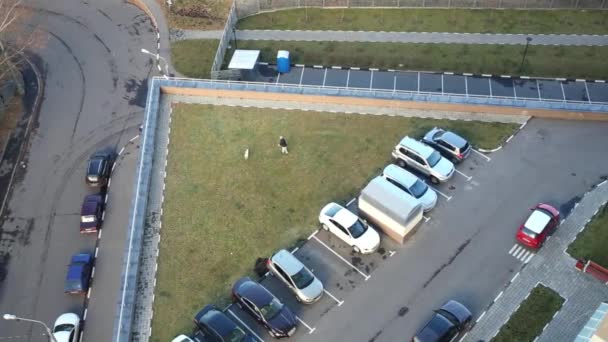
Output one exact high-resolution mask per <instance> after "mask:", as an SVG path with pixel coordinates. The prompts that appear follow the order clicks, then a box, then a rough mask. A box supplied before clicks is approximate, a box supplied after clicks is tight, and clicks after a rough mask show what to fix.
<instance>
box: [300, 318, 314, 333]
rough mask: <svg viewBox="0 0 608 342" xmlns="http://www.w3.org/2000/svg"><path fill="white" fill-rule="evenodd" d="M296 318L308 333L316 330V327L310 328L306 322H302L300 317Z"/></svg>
mask: <svg viewBox="0 0 608 342" xmlns="http://www.w3.org/2000/svg"><path fill="white" fill-rule="evenodd" d="M296 319H297V320H298V322H300V323H302V325H303V326H305V327H306V328H307V329H308V334H309V335H310V334H312V333H313V332H314V331H315V330H317V328H311V327H310V325H308V324H306V322H304V321H303V320H302V319H301V318H300V317H298V316H296Z"/></svg>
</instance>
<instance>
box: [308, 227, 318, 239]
mask: <svg viewBox="0 0 608 342" xmlns="http://www.w3.org/2000/svg"><path fill="white" fill-rule="evenodd" d="M318 232H319V230H318V229H317V230H315V231H314V232H313V233H312V234H310V235H309V236H308V238H307V239H306V240H310V239H312V238H313V237H314V236H315V235H317V233H318Z"/></svg>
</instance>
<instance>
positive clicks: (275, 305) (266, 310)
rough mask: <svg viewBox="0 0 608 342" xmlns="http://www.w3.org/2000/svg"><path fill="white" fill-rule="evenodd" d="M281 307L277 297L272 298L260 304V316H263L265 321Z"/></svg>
mask: <svg viewBox="0 0 608 342" xmlns="http://www.w3.org/2000/svg"><path fill="white" fill-rule="evenodd" d="M282 308H283V304H281V302H279V300H278V299H276V298H273V299H272V300H271V301H270V303H268V304H266V305H264V306H262V307H261V308H260V311H261V312H262V316H264V319H265V320H266V321H269V320H271V319H272V318H273V317H274V316H276V315H277V314H278V313H279V312H280V311H281V309H282Z"/></svg>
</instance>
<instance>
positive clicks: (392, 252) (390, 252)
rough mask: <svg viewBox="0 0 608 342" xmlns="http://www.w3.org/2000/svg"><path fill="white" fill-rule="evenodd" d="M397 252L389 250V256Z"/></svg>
mask: <svg viewBox="0 0 608 342" xmlns="http://www.w3.org/2000/svg"><path fill="white" fill-rule="evenodd" d="M395 253H397V252H395V251H389V252H388V256H393V255H395Z"/></svg>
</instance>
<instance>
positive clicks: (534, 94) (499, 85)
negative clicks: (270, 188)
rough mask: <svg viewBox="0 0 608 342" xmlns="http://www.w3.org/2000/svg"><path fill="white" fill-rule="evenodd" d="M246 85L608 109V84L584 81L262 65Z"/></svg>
mask: <svg viewBox="0 0 608 342" xmlns="http://www.w3.org/2000/svg"><path fill="white" fill-rule="evenodd" d="M247 77H248V78H247V79H246V80H247V81H256V82H270V83H276V84H284V85H310V86H323V87H345V88H358V89H370V90H378V91H399V92H416V93H433V94H443V95H450V94H451V95H464V96H483V97H486V96H488V97H500V98H512V99H515V100H516V99H526V100H539V101H566V102H585V103H608V84H606V83H603V82H592V81H585V80H566V79H532V78H512V77H511V76H508V75H504V76H492V75H472V74H462V75H456V74H452V73H432V72H409V71H381V70H377V69H369V70H360V69H358V68H350V69H348V68H341V67H331V68H330V67H322V66H314V67H307V66H295V67H292V68H291V71H290V72H289V73H284V74H279V73H277V71H276V66H274V65H265V64H261V65H259V66H258V73H255V74H251V75H250V74H247Z"/></svg>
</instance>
